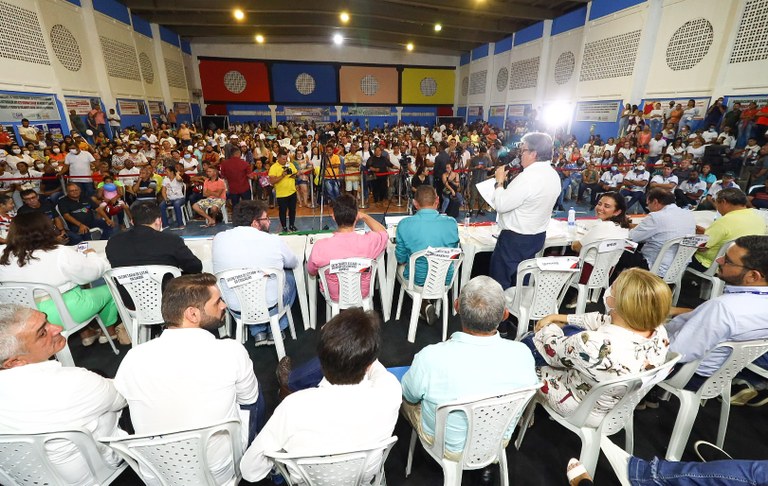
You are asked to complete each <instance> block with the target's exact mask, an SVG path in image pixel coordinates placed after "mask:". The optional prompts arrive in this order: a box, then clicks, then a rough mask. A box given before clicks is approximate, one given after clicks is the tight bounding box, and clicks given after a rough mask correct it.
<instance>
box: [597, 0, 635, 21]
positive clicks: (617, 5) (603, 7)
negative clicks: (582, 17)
mask: <svg viewBox="0 0 768 486" xmlns="http://www.w3.org/2000/svg"><path fill="white" fill-rule="evenodd" d="M644 2H645V0H592V7H591V8H590V10H589V20H595V19H599V18H600V17H605V16H606V15H610V14H612V13H614V12H619V11H621V10H624V9H625V8H629V7H634V6H635V5H639V4H641V3H644Z"/></svg>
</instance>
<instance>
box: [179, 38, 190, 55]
mask: <svg viewBox="0 0 768 486" xmlns="http://www.w3.org/2000/svg"><path fill="white" fill-rule="evenodd" d="M181 50H182V52H184V53H186V54H190V55H191V54H192V46H191V45H190V43H189V42H187V41H185V40H183V41H181Z"/></svg>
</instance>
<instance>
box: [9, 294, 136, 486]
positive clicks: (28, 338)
mask: <svg viewBox="0 0 768 486" xmlns="http://www.w3.org/2000/svg"><path fill="white" fill-rule="evenodd" d="M61 330H62V328H61V327H60V326H55V325H53V324H51V323H49V322H48V320H47V319H46V316H45V314H43V313H42V312H39V311H37V310H35V309H30V308H27V307H23V306H20V305H16V304H7V305H3V306H0V403H2V404H3V405H2V407H0V433H1V434H24V433H28V432H40V431H52V432H53V431H60V430H74V429H80V428H84V429H86V430H88V431H89V432H91V433H92V434H93V436H94V437H108V436H115V435H121V434H122V435H125V433H124V432H122V431H121V430H120V429H118V425H117V422H118V419H119V417H120V411H121V410H122V409H123V408H124V407H125V399H124V398H123V397H121V396H120V394H118V393H117V391H116V390H115V387H114V385H113V384H112V380H108V379H106V378H102V377H101V376H99V375H97V374H95V373H92V372H90V371H88V370H86V369H84V368H77V367H63V366H62V365H61V363H59V362H58V361H52V360H51V357H53V355H54V354H56V353H57V352H59V351H61V350H62V349H63V348H64V346H65V345H66V343H67V341H66V339H64V337H63V336H62V335H61ZM97 447H98V449H99V451H100V452H101V455H102V457H103V458H104V460H105V461H106V462H107V463H108V464H110V465H112V466H117V465H119V464H120V462H121V460H120V458H119V457H118V456H117V454H115V453H114V452H112V450H111V449H109V448H108V447H106V446H102V445H98V446H97ZM46 452H47V453H48V456H49V458H50V460H51V462H52V463H53V464H54V467H55V468H56V471H57V472H58V473H59V474H61V475H62V477H63V478H64V479H65V481H66V484H70V485H75V486H85V485H89V486H90V485H93V484H95V482H94V479H93V478H92V477H91V475H90V474H89V472H88V471H89V468H88V466H87V464H86V462H85V458H84V457H83V456H82V455H81V454H80V453H79V451H78V449H77V447H75V446H74V444H70V443H66V442H64V441H51V442H49V443H47V444H46Z"/></svg>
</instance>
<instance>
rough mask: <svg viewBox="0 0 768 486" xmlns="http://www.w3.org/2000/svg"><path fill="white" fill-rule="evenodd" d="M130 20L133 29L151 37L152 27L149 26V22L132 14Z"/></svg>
mask: <svg viewBox="0 0 768 486" xmlns="http://www.w3.org/2000/svg"><path fill="white" fill-rule="evenodd" d="M131 21H132V23H133V30H135V31H136V32H138V33H139V34H142V35H145V36H147V37H149V38H152V28H151V27H150V26H149V22H147V21H146V20H144V19H142V18H141V17H139V16H138V15H134V14H131Z"/></svg>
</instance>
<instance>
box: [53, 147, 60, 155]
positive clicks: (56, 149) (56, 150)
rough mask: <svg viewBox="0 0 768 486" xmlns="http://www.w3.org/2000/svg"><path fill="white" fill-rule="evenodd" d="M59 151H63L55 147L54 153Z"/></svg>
mask: <svg viewBox="0 0 768 486" xmlns="http://www.w3.org/2000/svg"><path fill="white" fill-rule="evenodd" d="M59 152H61V149H59V148H56V147H54V149H53V153H54V154H58V153H59Z"/></svg>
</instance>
